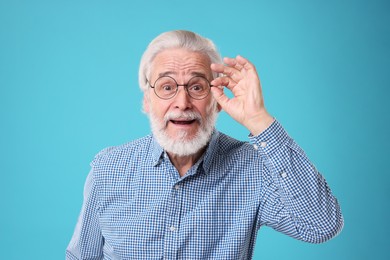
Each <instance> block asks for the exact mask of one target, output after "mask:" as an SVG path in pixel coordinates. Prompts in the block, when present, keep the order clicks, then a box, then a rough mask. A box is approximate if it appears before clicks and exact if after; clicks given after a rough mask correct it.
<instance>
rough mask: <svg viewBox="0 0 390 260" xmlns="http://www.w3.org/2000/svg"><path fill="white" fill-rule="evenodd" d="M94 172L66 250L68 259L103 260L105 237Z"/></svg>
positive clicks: (86, 183)
mask: <svg viewBox="0 0 390 260" xmlns="http://www.w3.org/2000/svg"><path fill="white" fill-rule="evenodd" d="M96 193H97V192H96V185H95V182H94V178H93V170H91V172H90V173H89V174H88V177H87V180H86V182H85V186H84V202H83V206H82V209H81V212H80V215H79V219H78V222H77V224H76V228H75V230H74V233H73V236H72V239H71V241H70V243H69V245H68V247H67V249H66V259H68V260H75V259H91V260H92V259H103V241H104V240H103V236H102V234H101V231H100V226H99V219H98V211H99V205H98V200H97V194H96Z"/></svg>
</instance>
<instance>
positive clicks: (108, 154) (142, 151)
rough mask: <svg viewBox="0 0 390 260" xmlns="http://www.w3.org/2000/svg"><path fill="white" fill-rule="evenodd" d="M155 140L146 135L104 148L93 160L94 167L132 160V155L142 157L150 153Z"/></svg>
mask: <svg viewBox="0 0 390 260" xmlns="http://www.w3.org/2000/svg"><path fill="white" fill-rule="evenodd" d="M152 142H153V137H152V136H151V135H147V136H145V137H142V138H139V139H135V140H133V141H130V142H127V143H125V144H122V145H118V146H110V147H107V148H104V149H103V150H101V151H100V152H99V153H97V154H96V156H95V158H94V159H93V160H92V162H91V166H92V167H98V166H99V165H102V164H112V163H114V162H120V161H123V160H126V161H128V160H131V158H132V157H135V156H136V157H140V156H141V157H142V156H146V154H147V153H149V148H150V146H151V144H152Z"/></svg>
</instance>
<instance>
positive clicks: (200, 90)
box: [148, 76, 212, 100]
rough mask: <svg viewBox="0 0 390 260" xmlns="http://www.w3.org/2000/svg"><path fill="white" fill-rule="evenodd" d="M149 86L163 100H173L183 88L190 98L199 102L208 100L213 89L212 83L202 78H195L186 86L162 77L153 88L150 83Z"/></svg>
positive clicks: (170, 78) (168, 77) (172, 79)
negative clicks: (180, 87) (181, 87)
mask: <svg viewBox="0 0 390 260" xmlns="http://www.w3.org/2000/svg"><path fill="white" fill-rule="evenodd" d="M148 82H149V81H148ZM149 86H150V87H151V88H153V89H154V93H155V94H156V95H157V96H158V97H159V98H161V99H170V98H173V97H174V96H175V95H176V93H177V91H178V90H179V86H183V87H184V88H185V89H186V91H187V93H188V95H190V97H192V98H193V99H198V100H200V99H204V98H206V97H207V96H208V94H209V93H210V88H211V87H212V85H210V82H209V81H208V80H207V79H206V78H204V77H202V76H195V77H193V78H191V79H190V80H189V81H188V83H187V84H184V85H179V84H178V83H177V82H176V80H175V79H174V78H172V77H170V76H162V77H160V78H158V79H157V80H156V81H155V82H154V85H153V86H152V85H150V83H149Z"/></svg>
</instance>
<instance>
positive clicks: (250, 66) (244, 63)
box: [236, 55, 256, 71]
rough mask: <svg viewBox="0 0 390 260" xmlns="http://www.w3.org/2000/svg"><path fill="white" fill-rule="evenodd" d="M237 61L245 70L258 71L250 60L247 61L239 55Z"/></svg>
mask: <svg viewBox="0 0 390 260" xmlns="http://www.w3.org/2000/svg"><path fill="white" fill-rule="evenodd" d="M236 61H237V63H238V64H239V65H240V66H242V67H243V68H244V69H245V70H254V71H256V68H255V66H254V65H253V64H252V63H251V62H250V61H249V60H247V59H245V58H244V57H242V56H240V55H237V57H236Z"/></svg>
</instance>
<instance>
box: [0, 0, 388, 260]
mask: <svg viewBox="0 0 390 260" xmlns="http://www.w3.org/2000/svg"><path fill="white" fill-rule="evenodd" d="M389 25H390V8H389V4H388V1H379V0H373V1H372V0H371V1H368V0H367V1H348V0H347V1H342V0H338V1H335V0H331V1H317V0H311V1H310V0H306V1H305V0H297V1H287V0H286V1H281V0H276V1H245V0H241V1H238V0H237V1H227V0H225V1H211V0H208V1H203V0H202V1H201V0H197V1H178V0H176V1H172V0H165V1H130V0H129V1H102V0H97V1H42V0H39V1H17V0H15V1H5V0H1V2H0V37H1V38H0V91H1V92H0V119H1V128H0V131H1V132H0V133H1V135H0V145H1V152H0V158H1V159H0V160H1V163H0V174H1V175H0V183H1V189H0V198H1V214H0V252H1V253H0V258H1V259H63V258H64V250H65V248H66V246H67V243H68V242H69V240H70V238H71V235H72V233H73V229H74V225H75V223H76V219H77V216H78V213H79V210H80V207H81V203H82V191H83V184H84V180H85V177H86V175H87V173H88V171H89V162H90V160H91V159H92V158H93V156H94V154H95V153H97V152H98V151H99V150H100V149H102V148H104V147H106V146H111V145H117V144H121V143H124V142H126V141H129V140H132V139H135V138H138V137H141V136H143V135H145V134H147V133H149V124H148V120H147V118H146V117H145V115H143V114H142V112H141V111H140V110H141V99H142V95H141V93H140V91H139V89H138V83H137V82H138V81H137V75H138V74H137V73H138V64H139V59H140V57H141V55H142V53H143V51H144V49H145V47H146V45H147V44H148V43H149V41H150V40H151V39H153V38H154V37H155V36H156V35H158V34H159V33H161V32H163V31H167V30H172V29H189V30H193V31H196V32H198V33H200V34H202V35H204V36H206V37H209V38H211V39H213V40H214V41H215V43H216V44H217V46H218V47H219V49H220V51H221V53H222V55H224V56H235V55H237V54H241V55H243V56H246V57H248V58H249V59H250V60H251V61H252V62H253V63H255V65H256V66H257V68H258V71H259V73H260V75H261V79H262V84H263V90H264V96H265V101H266V105H267V107H268V109H269V111H270V112H271V113H272V114H273V115H274V116H275V117H277V118H278V119H279V121H280V122H281V123H282V124H283V125H284V127H285V128H286V129H287V131H288V132H289V134H290V135H291V136H292V137H293V138H294V139H295V140H296V141H297V142H298V143H299V144H300V145H301V146H302V147H303V148H304V150H305V151H306V153H307V154H308V155H309V157H310V158H311V159H312V160H313V162H314V163H315V164H316V166H317V168H319V169H320V171H321V172H322V173H323V174H324V176H325V177H326V179H327V180H328V183H329V184H330V186H331V188H332V190H333V192H334V193H335V194H336V196H337V197H338V199H339V201H340V203H341V205H342V210H343V213H344V217H345V227H344V230H343V232H342V233H341V234H340V235H339V236H338V237H336V238H335V239H333V240H331V241H329V242H327V243H325V244H320V245H311V244H306V243H303V242H300V241H296V240H294V239H291V238H289V237H287V236H284V235H282V234H279V233H277V232H275V231H273V230H271V229H268V228H263V229H261V230H260V233H259V237H258V240H257V244H256V250H255V257H254V259H313V258H314V259H318V260H319V259H332V260H336V259H389V258H390V256H389V253H388V250H387V249H386V248H387V247H388V244H389V243H388V242H389V237H388V234H389V231H390V228H389V223H388V221H387V220H388V216H389V213H390V212H389V181H390V178H389V173H390V172H389V170H388V161H389V149H388V144H389V138H388V135H389V133H390V127H389V115H388V113H389V112H390V111H389V105H388V103H389V102H388V95H389V87H390V84H389V82H390V81H389V75H390V71H389V68H390V66H389V65H390V63H389V58H390V51H389V46H390V34H389V33H390V32H389V30H390V29H389V28H390V27H389ZM218 127H219V129H220V130H221V131H223V132H226V133H229V134H231V135H232V136H234V137H236V138H239V139H243V140H245V139H246V138H247V137H246V136H247V131H246V130H245V129H244V128H243V127H241V126H239V125H238V124H237V123H235V122H234V121H233V120H232V119H230V118H229V117H228V116H227V115H226V114H224V113H222V114H221V116H220V118H219V122H218Z"/></svg>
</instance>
